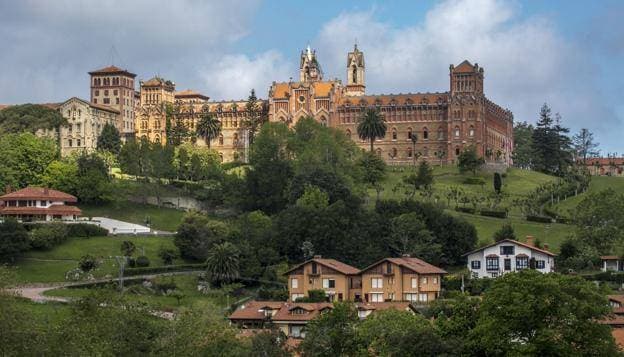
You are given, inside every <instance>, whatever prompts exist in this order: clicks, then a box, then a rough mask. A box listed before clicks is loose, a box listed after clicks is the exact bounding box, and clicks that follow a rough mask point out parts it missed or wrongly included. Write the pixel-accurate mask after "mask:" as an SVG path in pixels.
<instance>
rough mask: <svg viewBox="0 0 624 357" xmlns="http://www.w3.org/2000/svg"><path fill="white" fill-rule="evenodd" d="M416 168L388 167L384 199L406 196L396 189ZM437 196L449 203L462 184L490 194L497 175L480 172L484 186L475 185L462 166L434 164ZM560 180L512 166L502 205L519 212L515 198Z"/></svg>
mask: <svg viewBox="0 0 624 357" xmlns="http://www.w3.org/2000/svg"><path fill="white" fill-rule="evenodd" d="M411 170H414V169H413V168H412V167H402V166H395V167H389V168H388V174H387V177H386V179H385V180H384V182H383V183H382V184H383V188H384V190H383V192H382V193H381V198H394V199H401V198H404V197H405V196H404V194H403V193H402V192H400V191H396V190H394V188H395V187H396V186H397V184H399V183H401V182H402V180H403V177H405V176H407V174H408V173H409V172H410V171H411ZM433 176H434V183H433V196H434V197H435V196H438V197H439V198H440V199H441V200H442V201H445V202H446V194H447V192H448V191H449V190H450V188H451V187H452V186H458V187H460V188H461V189H463V190H464V192H465V193H466V194H469V195H482V196H486V195H489V194H492V193H494V187H493V174H492V173H486V172H478V173H477V175H476V177H479V178H481V179H483V182H484V184H483V185H471V184H465V183H463V182H464V180H465V179H467V178H470V177H473V175H472V174H471V173H468V174H461V173H460V172H459V169H458V168H457V167H455V166H434V168H433ZM554 180H556V178H555V177H553V176H549V175H545V174H542V173H539V172H535V171H529V170H521V169H517V168H510V169H509V170H507V173H506V177H504V178H503V187H502V191H503V192H504V193H506V194H507V197H506V198H505V199H504V201H503V203H502V205H503V206H507V207H509V208H510V209H511V210H512V213H514V214H519V212H516V211H515V208H514V207H513V204H512V202H513V200H514V199H516V198H519V197H523V196H525V195H527V194H528V193H529V192H531V191H533V190H534V189H535V188H536V187H538V186H539V185H541V184H544V183H547V182H552V181H554ZM375 195H376V193H375V191H374V190H373V189H370V190H369V196H370V197H375ZM414 197H415V198H416V199H419V198H420V196H419V195H418V194H416V195H415V196H414Z"/></svg>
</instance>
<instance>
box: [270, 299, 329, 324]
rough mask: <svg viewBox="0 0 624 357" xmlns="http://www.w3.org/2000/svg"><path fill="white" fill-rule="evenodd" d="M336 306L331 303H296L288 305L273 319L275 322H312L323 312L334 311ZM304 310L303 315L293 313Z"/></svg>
mask: <svg viewBox="0 0 624 357" xmlns="http://www.w3.org/2000/svg"><path fill="white" fill-rule="evenodd" d="M333 307H334V305H332V304H331V303H329V302H295V303H286V304H285V305H284V306H283V307H282V308H281V309H280V310H279V311H278V312H277V313H276V314H275V315H274V316H273V317H272V320H273V321H310V320H313V319H314V318H315V317H317V316H318V315H319V314H320V312H321V310H323V309H332V308H333ZM298 308H299V309H303V310H305V311H306V312H305V313H303V314H293V313H292V312H291V311H293V310H296V309H298Z"/></svg>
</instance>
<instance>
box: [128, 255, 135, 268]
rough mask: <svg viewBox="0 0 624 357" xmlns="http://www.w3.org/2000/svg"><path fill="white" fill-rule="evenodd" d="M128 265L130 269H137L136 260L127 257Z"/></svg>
mask: <svg viewBox="0 0 624 357" xmlns="http://www.w3.org/2000/svg"><path fill="white" fill-rule="evenodd" d="M126 264H128V266H129V267H130V268H135V267H136V258H133V257H126Z"/></svg>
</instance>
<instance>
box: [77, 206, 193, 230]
mask: <svg viewBox="0 0 624 357" xmlns="http://www.w3.org/2000/svg"><path fill="white" fill-rule="evenodd" d="M80 209H82V215H83V216H84V217H107V218H113V219H118V220H121V221H126V222H130V223H136V224H142V225H145V222H146V219H147V218H149V220H150V222H151V227H152V228H154V229H157V230H163V231H169V232H175V231H176V230H177V229H178V226H179V225H180V222H182V217H183V216H184V211H180V210H177V209H173V208H164V207H158V206H154V205H145V204H140V203H134V202H129V201H114V202H111V203H106V204H100V205H97V206H94V205H93V206H88V205H81V206H80Z"/></svg>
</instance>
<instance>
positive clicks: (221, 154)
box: [219, 152, 223, 162]
mask: <svg viewBox="0 0 624 357" xmlns="http://www.w3.org/2000/svg"><path fill="white" fill-rule="evenodd" d="M219 161H221V162H223V153H222V152H220V153H219Z"/></svg>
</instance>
